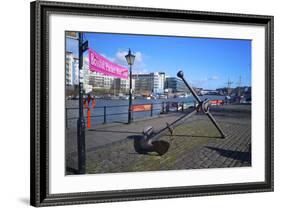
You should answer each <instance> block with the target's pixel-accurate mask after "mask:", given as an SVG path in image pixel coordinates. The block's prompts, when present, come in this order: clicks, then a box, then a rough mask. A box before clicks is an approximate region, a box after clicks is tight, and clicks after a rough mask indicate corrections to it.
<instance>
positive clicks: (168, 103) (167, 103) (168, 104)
mask: <svg viewBox="0 0 281 208" xmlns="http://www.w3.org/2000/svg"><path fill="white" fill-rule="evenodd" d="M169 111H170V102H166V113H169Z"/></svg>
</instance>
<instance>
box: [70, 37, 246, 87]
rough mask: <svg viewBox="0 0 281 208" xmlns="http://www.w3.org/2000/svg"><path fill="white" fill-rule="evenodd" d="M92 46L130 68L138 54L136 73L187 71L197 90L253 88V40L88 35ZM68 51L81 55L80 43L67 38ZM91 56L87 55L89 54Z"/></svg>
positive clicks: (134, 66)
mask: <svg viewBox="0 0 281 208" xmlns="http://www.w3.org/2000/svg"><path fill="white" fill-rule="evenodd" d="M84 40H88V41H89V47H90V48H92V49H93V50H95V51H97V52H98V53H100V54H102V55H103V56H105V57H106V58H108V59H110V60H111V61H113V62H115V63H117V64H120V65H123V66H127V64H126V60H125V57H124V56H125V55H126V54H127V53H128V49H129V48H131V50H132V52H133V53H134V54H135V55H136V60H135V63H134V65H133V73H147V72H160V71H161V72H165V73H166V75H168V76H171V77H174V76H176V73H177V72H178V71H179V70H183V71H184V73H185V77H186V79H187V80H188V81H189V82H190V83H191V85H193V86H194V87H203V88H204V89H216V88H220V87H225V86H226V82H227V81H228V79H229V80H231V81H232V82H233V84H232V87H235V86H237V85H238V82H239V76H241V81H242V85H243V86H251V41H250V40H234V39H214V38H213V39H212V38H192V37H169V36H144V35H123V34H122V35H121V34H106V33H84ZM66 50H68V51H72V52H73V53H74V54H76V56H77V53H78V45H77V40H70V39H67V41H66ZM85 55H87V53H85Z"/></svg>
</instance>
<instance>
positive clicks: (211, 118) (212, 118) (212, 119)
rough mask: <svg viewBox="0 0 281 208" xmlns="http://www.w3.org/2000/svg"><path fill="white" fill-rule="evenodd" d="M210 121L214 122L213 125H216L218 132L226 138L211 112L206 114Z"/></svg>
mask: <svg viewBox="0 0 281 208" xmlns="http://www.w3.org/2000/svg"><path fill="white" fill-rule="evenodd" d="M205 114H206V115H207V116H208V117H209V118H210V120H211V121H212V123H213V124H214V125H215V127H216V128H217V130H218V131H219V132H220V134H221V137H222V138H225V134H224V133H223V131H222V129H221V128H220V126H219V124H218V123H217V122H216V120H215V118H214V117H213V116H212V114H211V113H210V112H206V113H205Z"/></svg>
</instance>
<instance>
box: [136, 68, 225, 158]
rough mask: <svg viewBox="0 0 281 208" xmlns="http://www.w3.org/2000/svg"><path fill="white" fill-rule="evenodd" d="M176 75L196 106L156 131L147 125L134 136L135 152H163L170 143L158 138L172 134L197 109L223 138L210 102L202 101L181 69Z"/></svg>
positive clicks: (161, 153)
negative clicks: (141, 132) (138, 134)
mask: <svg viewBox="0 0 281 208" xmlns="http://www.w3.org/2000/svg"><path fill="white" fill-rule="evenodd" d="M177 76H178V77H179V78H181V79H182V81H183V82H184V84H185V85H186V86H187V88H188V89H189V91H190V92H191V94H192V95H193V97H194V98H195V100H196V101H197V103H198V105H197V106H196V108H195V109H194V110H193V111H192V112H190V113H186V114H184V115H182V116H181V117H179V118H178V119H177V120H175V121H174V122H172V123H170V124H169V123H166V127H165V128H163V129H161V130H159V131H158V132H155V131H154V129H153V127H152V126H147V127H145V128H144V130H143V135H141V136H136V137H135V138H134V148H135V150H136V152H138V153H141V154H144V153H147V152H157V153H158V154H159V155H160V156H161V155H163V154H165V153H166V152H167V151H168V149H169V147H170V143H169V142H167V141H164V140H159V139H160V138H161V137H162V136H164V135H166V134H167V133H170V135H171V136H172V135H173V131H174V129H175V128H176V127H177V126H179V125H181V124H182V123H184V122H185V121H186V120H187V119H188V118H190V117H191V116H193V115H194V114H196V113H197V112H199V111H202V112H203V113H205V114H206V115H207V116H208V117H209V119H210V120H211V122H212V123H213V124H214V126H215V127H216V128H217V130H218V131H219V133H220V135H221V138H225V137H226V136H225V134H224V133H223V131H222V129H221V128H220V126H219V124H218V123H217V122H216V120H215V118H214V117H213V116H212V114H211V113H210V111H209V109H210V105H211V104H210V102H209V100H207V99H206V100H204V101H202V100H201V99H200V98H199V96H198V95H197V94H196V92H195V91H194V89H193V88H192V87H191V86H190V85H189V84H188V83H187V81H186V80H185V79H184V76H183V71H179V72H178V74H177Z"/></svg>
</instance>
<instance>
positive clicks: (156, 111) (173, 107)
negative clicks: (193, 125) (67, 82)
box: [65, 101, 194, 128]
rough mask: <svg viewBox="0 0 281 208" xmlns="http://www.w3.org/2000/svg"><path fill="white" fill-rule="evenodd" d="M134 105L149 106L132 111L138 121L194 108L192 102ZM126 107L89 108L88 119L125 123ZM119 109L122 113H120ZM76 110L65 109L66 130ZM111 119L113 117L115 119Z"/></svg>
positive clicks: (71, 108)
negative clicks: (148, 107)
mask: <svg viewBox="0 0 281 208" xmlns="http://www.w3.org/2000/svg"><path fill="white" fill-rule="evenodd" d="M134 105H151V107H150V109H149V110H142V111H132V120H134V119H138V118H145V117H153V116H158V115H160V114H164V113H170V112H171V111H173V112H178V111H184V110H185V109H187V108H189V107H190V106H194V103H193V102H171V101H167V102H158V103H142V104H134ZM128 107H129V105H112V106H96V107H95V108H94V109H92V108H90V110H91V116H90V118H91V119H92V118H98V119H99V120H98V121H96V124H106V123H110V122H121V121H122V120H124V123H126V122H125V121H127V115H128ZM118 108H119V109H118ZM120 108H121V109H122V110H124V111H121V110H120ZM78 109H79V108H78V107H67V108H65V125H66V128H69V122H70V121H71V120H73V121H75V120H77V119H78V116H76V115H78ZM87 109H88V108H84V117H85V120H86V121H87V120H88V116H87ZM71 111H74V112H72V113H70V112H71ZM75 111H77V112H75ZM119 111H121V112H119ZM95 113H97V114H95ZM69 114H71V115H69ZM74 114H75V116H74ZM122 115H124V117H121V116H122ZM118 116H119V117H118ZM112 117H115V119H114V118H112ZM110 118H111V119H110ZM75 122H76V121H75ZM74 124H75V125H76V123H74ZM75 125H74V126H75Z"/></svg>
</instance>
